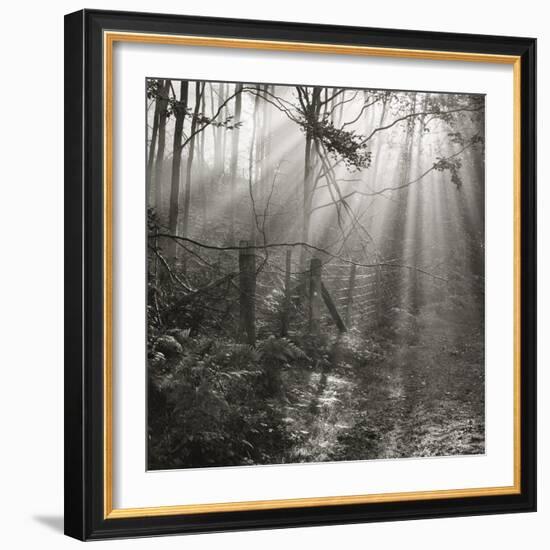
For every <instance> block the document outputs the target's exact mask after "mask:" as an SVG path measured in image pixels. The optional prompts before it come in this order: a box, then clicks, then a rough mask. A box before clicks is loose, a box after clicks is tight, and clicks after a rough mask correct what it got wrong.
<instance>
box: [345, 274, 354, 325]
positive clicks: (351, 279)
mask: <svg viewBox="0 0 550 550" xmlns="http://www.w3.org/2000/svg"><path fill="white" fill-rule="evenodd" d="M356 269H357V266H356V265H355V264H351V266H350V271H349V280H348V292H347V296H346V326H348V327H349V326H350V322H351V309H352V306H353V289H354V288H355V271H356Z"/></svg>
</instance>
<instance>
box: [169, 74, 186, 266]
mask: <svg viewBox="0 0 550 550" xmlns="http://www.w3.org/2000/svg"><path fill="white" fill-rule="evenodd" d="M188 92H189V82H187V81H185V80H182V81H181V83H180V98H179V101H178V102H177V104H176V107H175V117H176V124H175V128H174V147H173V157H172V180H171V183H170V212H169V218H168V227H169V231H170V234H171V235H176V234H177V232H178V214H179V192H180V170H181V155H182V148H181V144H182V134H183V123H184V121H185V114H186V110H187V96H188ZM168 257H169V258H171V260H172V261H175V259H176V245H175V241H174V242H172V243H171V245H170V253H169V255H168Z"/></svg>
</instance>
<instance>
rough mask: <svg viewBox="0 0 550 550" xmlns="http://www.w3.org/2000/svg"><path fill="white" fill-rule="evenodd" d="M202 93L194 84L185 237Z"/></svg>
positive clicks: (202, 87)
mask: <svg viewBox="0 0 550 550" xmlns="http://www.w3.org/2000/svg"><path fill="white" fill-rule="evenodd" d="M203 93H204V84H202V85H201V84H200V82H196V83H195V109H194V111H193V120H192V122H191V133H190V136H191V137H190V139H189V155H188V157H187V170H186V174H185V196H184V203H183V204H184V207H183V224H182V225H183V227H182V234H183V236H184V237H185V236H186V235H187V232H188V228H189V210H190V208H191V177H192V168H193V159H194V156H195V137H196V136H195V132H196V131H197V117H198V114H199V109H200V106H201V99H202V94H203Z"/></svg>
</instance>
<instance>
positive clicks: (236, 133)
mask: <svg viewBox="0 0 550 550" xmlns="http://www.w3.org/2000/svg"><path fill="white" fill-rule="evenodd" d="M242 89H243V85H242V84H236V85H235V93H236V94H237V95H236V96H235V119H234V122H235V124H236V125H237V127H236V128H235V129H234V130H233V135H232V139H231V163H230V168H229V170H230V177H231V190H230V192H231V197H230V201H231V214H230V215H231V220H230V226H229V242H230V243H231V244H232V243H234V242H235V210H236V209H235V201H236V200H237V167H238V163H239V138H240V130H239V127H238V124H239V123H240V122H241V108H242Z"/></svg>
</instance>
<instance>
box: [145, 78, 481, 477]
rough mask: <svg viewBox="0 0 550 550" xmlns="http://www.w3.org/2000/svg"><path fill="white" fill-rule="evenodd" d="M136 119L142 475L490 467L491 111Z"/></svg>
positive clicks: (396, 100) (295, 94)
mask: <svg viewBox="0 0 550 550" xmlns="http://www.w3.org/2000/svg"><path fill="white" fill-rule="evenodd" d="M146 106H147V109H146V113H147V114H146V124H147V150H146V161H145V162H146V174H147V185H148V187H147V189H148V194H147V196H148V211H147V216H148V234H147V245H148V246H147V249H148V255H147V258H148V259H147V270H148V288H147V298H148V299H147V307H148V311H147V318H148V377H149V408H148V416H149V423H148V425H149V434H148V437H149V446H148V449H149V467H150V468H153V469H158V468H184V467H200V466H220V465H252V464H269V463H285V462H314V461H320V460H358V459H372V458H381V457H383V458H387V457H406V456H429V455H443V454H476V453H479V452H483V449H484V417H483V407H484V393H483V376H484V366H483V365H484V351H483V331H484V327H483V318H484V239H485V237H484V224H485V220H484V136H485V132H484V120H485V100H484V97H483V96H479V95H464V94H453V93H440V92H437V93H436V92H433V93H432V92H415V91H389V90H368V89H367V90H363V89H360V90H359V89H344V88H328V87H318V86H302V85H298V86H293V85H285V86H283V85H274V84H265V83H262V84H256V83H218V82H203V81H187V80H179V79H170V80H168V79H149V80H148V81H147V90H146ZM450 410H452V411H453V412H452V414H451V413H449V414H445V411H450ZM405 432H406V433H407V436H406V437H405V436H404V435H403V434H404V433H405ZM400 438H401V439H400Z"/></svg>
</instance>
